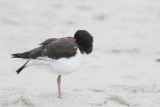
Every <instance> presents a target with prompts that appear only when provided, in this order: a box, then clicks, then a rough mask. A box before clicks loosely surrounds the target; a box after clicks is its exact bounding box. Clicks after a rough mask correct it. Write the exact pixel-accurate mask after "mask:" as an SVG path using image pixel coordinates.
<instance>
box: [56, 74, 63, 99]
mask: <svg viewBox="0 0 160 107" xmlns="http://www.w3.org/2000/svg"><path fill="white" fill-rule="evenodd" d="M60 83H61V75H59V76H58V78H57V86H58V98H62V96H61V87H60Z"/></svg>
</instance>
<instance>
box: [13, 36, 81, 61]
mask: <svg viewBox="0 0 160 107" xmlns="http://www.w3.org/2000/svg"><path fill="white" fill-rule="evenodd" d="M41 45H42V46H40V47H38V48H35V49H33V50H31V51H28V52H24V53H18V54H13V57H15V58H25V59H26V58H27V59H36V58H37V57H49V58H52V59H59V58H62V57H65V58H69V57H72V56H74V55H75V54H76V50H77V48H78V45H77V44H76V42H75V41H74V40H73V39H72V38H69V37H66V38H60V39H54V38H52V39H48V40H46V41H44V42H42V43H41Z"/></svg>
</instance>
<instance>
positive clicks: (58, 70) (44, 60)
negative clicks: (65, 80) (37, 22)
mask: <svg viewBox="0 0 160 107" xmlns="http://www.w3.org/2000/svg"><path fill="white" fill-rule="evenodd" d="M40 45H41V46H40V47H38V48H35V49H32V50H30V51H27V52H23V53H17V54H12V58H23V59H28V60H27V62H26V63H25V64H24V65H23V66H21V67H20V68H19V69H18V70H17V71H16V72H17V74H19V73H20V72H21V71H22V70H23V69H24V68H26V67H29V66H32V65H40V67H43V68H44V69H47V70H48V71H50V72H53V73H55V74H57V75H58V78H57V86H58V94H59V96H58V98H62V96H61V88H60V82H61V75H65V74H69V73H72V72H73V71H76V69H77V68H78V67H80V66H81V65H82V64H83V62H84V59H85V56H87V55H88V54H90V53H91V52H92V47H93V37H92V35H91V34H90V33H89V32H88V31H86V30H78V31H77V32H76V33H75V35H74V37H64V38H50V39H47V40H45V41H44V42H42V43H41V44H40Z"/></svg>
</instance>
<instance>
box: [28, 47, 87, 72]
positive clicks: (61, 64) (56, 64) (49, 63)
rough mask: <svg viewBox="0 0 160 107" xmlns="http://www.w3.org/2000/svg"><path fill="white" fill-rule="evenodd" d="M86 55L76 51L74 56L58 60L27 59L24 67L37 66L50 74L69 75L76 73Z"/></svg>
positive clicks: (44, 58) (46, 58)
mask: <svg viewBox="0 0 160 107" xmlns="http://www.w3.org/2000/svg"><path fill="white" fill-rule="evenodd" d="M86 56H87V55H86V54H85V53H83V54H82V53H81V52H80V50H79V49H77V51H76V55H75V56H73V57H70V58H60V59H57V60H54V59H51V58H48V57H39V58H37V59H29V62H28V63H27V65H26V67H29V66H32V65H37V66H38V67H41V68H43V69H45V70H46V71H49V72H51V73H55V74H57V75H66V74H70V73H72V72H73V71H77V68H79V67H80V66H81V65H82V64H83V63H84V62H85V59H86Z"/></svg>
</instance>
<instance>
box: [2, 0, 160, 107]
mask: <svg viewBox="0 0 160 107" xmlns="http://www.w3.org/2000/svg"><path fill="white" fill-rule="evenodd" d="M79 29H85V30H87V31H89V32H90V33H91V34H92V35H93V37H94V48H93V52H92V54H91V55H89V56H88V58H87V61H86V63H85V65H84V66H83V67H82V68H81V69H79V70H78V71H76V72H75V73H73V74H70V75H64V76H62V84H61V85H62V97H63V99H58V98H57V96H58V92H57V83H56V80H57V75H54V74H51V73H50V72H48V71H46V70H43V69H40V68H38V67H36V66H32V67H29V68H26V69H24V70H23V71H22V72H21V73H20V74H19V75H17V74H16V72H15V71H16V70H17V69H18V68H19V67H20V66H22V65H23V64H24V63H25V61H26V60H23V59H12V58H11V54H13V53H17V52H23V51H28V50H31V49H33V48H35V47H38V46H39V45H38V44H40V43H41V42H43V41H44V40H46V39H48V38H60V37H68V36H71V37H73V36H74V33H75V32H76V31H77V30H79ZM159 46H160V1H159V0H77V1H75V0H63V1H62V0H59V1H56V0H0V49H1V51H0V107H160V62H158V61H157V59H160V47H159Z"/></svg>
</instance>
